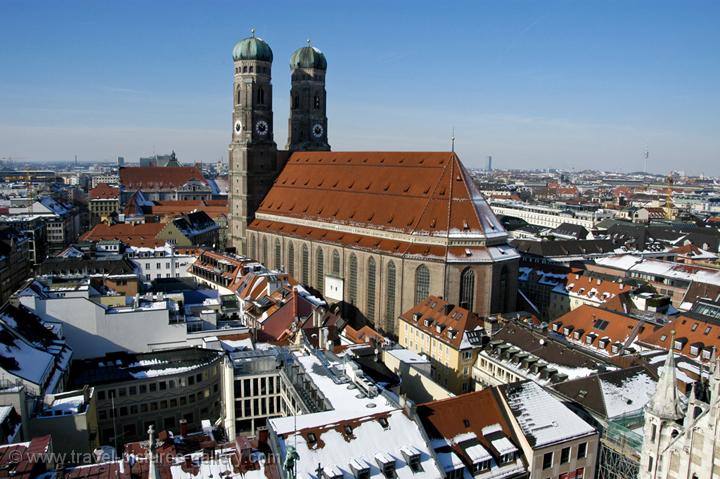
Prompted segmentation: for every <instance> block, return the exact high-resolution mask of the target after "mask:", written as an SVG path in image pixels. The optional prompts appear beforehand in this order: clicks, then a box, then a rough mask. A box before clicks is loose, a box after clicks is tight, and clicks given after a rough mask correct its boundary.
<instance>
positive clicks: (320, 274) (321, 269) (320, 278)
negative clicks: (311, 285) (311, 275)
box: [315, 248, 325, 292]
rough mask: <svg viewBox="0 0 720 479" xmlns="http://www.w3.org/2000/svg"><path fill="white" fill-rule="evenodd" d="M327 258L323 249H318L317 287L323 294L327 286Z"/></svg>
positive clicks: (316, 260) (316, 265) (316, 255)
mask: <svg viewBox="0 0 720 479" xmlns="http://www.w3.org/2000/svg"><path fill="white" fill-rule="evenodd" d="M323 263H325V256H324V255H323V250H322V248H318V249H317V253H316V254H315V287H316V288H317V289H318V290H320V291H321V292H322V290H323V289H324V284H325V265H324V264H323Z"/></svg>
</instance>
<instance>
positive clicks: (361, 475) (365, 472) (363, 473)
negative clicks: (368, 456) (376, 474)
mask: <svg viewBox="0 0 720 479" xmlns="http://www.w3.org/2000/svg"><path fill="white" fill-rule="evenodd" d="M350 470H351V471H352V473H353V477H354V478H355V479H370V466H369V465H368V463H367V462H366V461H365V460H364V459H353V460H352V461H350Z"/></svg>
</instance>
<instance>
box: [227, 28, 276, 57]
mask: <svg viewBox="0 0 720 479" xmlns="http://www.w3.org/2000/svg"><path fill="white" fill-rule="evenodd" d="M232 56H233V60H235V61H238V60H257V61H265V62H271V61H273V52H272V49H271V48H270V45H268V44H267V42H265V40H263V39H262V38H259V37H256V36H255V32H254V31H253V35H252V36H251V37H248V38H244V39H242V40H240V41H239V42H237V43H236V44H235V47H234V48H233V52H232Z"/></svg>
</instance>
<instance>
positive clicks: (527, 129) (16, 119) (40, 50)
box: [0, 2, 720, 176]
mask: <svg viewBox="0 0 720 479" xmlns="http://www.w3.org/2000/svg"><path fill="white" fill-rule="evenodd" d="M173 5H175V4H173ZM39 7H42V10H41V9H40V8H39ZM232 8H233V4H232V3H227V2H215V3H212V4H210V5H205V4H202V5H200V4H192V3H189V2H188V3H180V4H179V5H177V6H175V7H174V8H172V9H171V8H170V4H169V3H164V2H160V3H155V4H152V5H149V6H145V5H144V4H141V3H132V2H131V3H127V4H122V5H120V4H116V5H112V4H103V5H102V6H98V5H95V4H93V3H85V2H73V3H70V4H68V5H62V6H60V5H55V4H52V3H49V2H48V3H45V2H30V3H27V2H23V3H21V2H6V3H3V5H2V6H1V7H0V10H1V11H2V13H3V15H2V17H3V20H2V26H3V28H2V33H0V37H2V40H3V43H4V44H6V45H12V46H13V48H8V49H5V50H3V51H2V52H0V63H1V64H3V65H5V66H7V70H6V71H7V72H9V73H8V74H7V75H3V77H2V78H0V101H1V102H2V103H3V104H4V105H5V108H3V110H4V112H3V113H4V114H3V115H2V116H0V144H2V145H3V146H2V148H1V150H2V151H0V156H14V157H20V158H23V157H29V158H30V160H32V161H39V162H40V161H53V160H72V159H73V158H74V155H78V157H79V159H80V160H82V161H102V160H111V159H112V158H114V157H115V156H124V157H125V158H126V160H127V161H135V160H136V159H137V158H138V157H139V156H147V155H150V154H152V153H153V151H156V152H157V153H164V152H169V151H170V150H171V149H175V151H176V152H177V153H178V156H179V158H180V159H181V161H185V162H188V163H189V162H194V161H205V162H213V161H217V160H218V159H219V158H222V159H223V160H224V161H226V160H227V145H228V143H229V141H230V131H231V130H230V129H231V115H230V111H229V108H228V103H229V100H230V98H231V88H230V85H231V83H232V58H231V55H230V52H231V50H232V47H233V45H234V44H235V43H236V42H237V41H238V40H240V39H241V38H244V37H246V36H248V35H249V29H250V28H251V27H254V28H256V29H257V32H258V35H259V36H261V37H263V38H264V39H265V40H266V41H267V42H268V43H269V44H270V46H271V47H272V48H273V51H274V54H275V59H274V64H273V86H274V91H275V95H274V96H275V98H274V105H273V106H274V111H275V141H276V142H277V143H278V145H280V146H282V145H284V143H285V139H286V136H287V130H286V125H287V115H288V109H289V108H288V96H289V95H288V92H289V80H290V75H289V69H288V66H287V61H288V59H289V56H290V54H291V53H292V51H293V50H294V49H295V48H297V47H299V46H302V45H303V44H304V43H305V39H306V38H307V37H310V38H311V39H312V43H313V44H314V45H316V46H317V47H318V48H320V49H321V50H323V52H324V53H325V54H326V56H327V58H328V80H327V84H328V86H327V89H328V119H329V128H328V133H329V141H330V144H331V145H332V147H333V149H334V150H440V151H442V150H449V149H450V136H451V134H452V133H451V132H452V129H453V128H454V129H455V137H456V151H457V152H458V153H459V154H460V156H461V157H462V158H463V160H464V162H465V163H466V164H467V165H468V166H470V167H478V168H479V167H483V166H484V165H485V163H486V158H487V156H488V155H492V156H493V160H494V166H495V167H497V168H503V169H505V168H534V167H538V168H553V167H555V168H566V169H570V168H573V167H574V168H577V169H584V168H598V169H600V168H602V169H615V170H618V171H638V170H641V169H642V168H643V164H644V151H645V148H648V149H649V151H650V160H649V162H648V170H650V171H652V172H667V171H669V170H677V169H683V170H685V171H686V172H687V173H689V174H705V175H711V176H713V175H718V174H719V173H720V171H718V169H717V167H716V166H715V165H716V163H717V160H718V158H720V140H718V139H717V138H716V135H714V132H715V131H717V129H718V127H720V121H719V120H718V119H717V117H716V116H714V115H712V112H714V111H716V110H717V107H718V106H720V96H719V95H718V88H717V84H718V80H720V68H718V61H717V59H716V56H715V55H714V52H713V48H712V45H713V44H717V43H718V40H720V38H718V37H720V34H718V32H717V29H716V28H714V19H716V18H717V13H718V12H719V9H718V7H717V6H716V5H714V4H712V3H710V2H694V3H692V4H690V5H683V7H682V8H678V7H677V4H672V3H666V2H662V3H658V2H652V3H651V2H634V3H633V4H632V5H629V6H628V5H625V4H622V5H621V4H607V3H603V4H599V3H583V4H582V5H579V4H576V3H573V2H551V3H543V4H542V5H538V4H533V3H528V2H515V3H513V4H512V5H507V4H503V5H502V6H499V4H491V3H482V4H479V5H476V4H454V5H451V6H446V7H443V11H440V12H438V11H436V8H435V7H434V6H433V4H430V3H419V4H417V5H416V4H413V8H412V9H411V8H410V6H409V5H407V4H404V5H392V6H386V5H381V4H379V3H375V4H370V6H369V7H368V9H367V10H363V9H360V8H359V7H352V6H343V7H338V6H336V5H333V4H331V3H322V2H320V3H318V4H316V5H313V8H307V7H306V8H302V9H299V8H296V7H295V6H294V5H292V4H272V5H263V4H260V3H257V2H250V3H248V4H246V5H245V6H244V11H243V12H240V13H239V14H238V15H237V17H239V18H237V19H236V16H235V15H232V14H228V11H231V10H232ZM351 9H352V10H351ZM380 9H382V10H383V13H384V15H378V10H380ZM349 20H351V21H349ZM433 35H438V36H439V37H440V38H439V39H433ZM108 63H111V65H110V66H109V65H108ZM415 72H417V73H415Z"/></svg>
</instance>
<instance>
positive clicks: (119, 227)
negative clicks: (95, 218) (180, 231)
mask: <svg viewBox="0 0 720 479" xmlns="http://www.w3.org/2000/svg"><path fill="white" fill-rule="evenodd" d="M164 227H165V225H164V224H161V223H144V224H130V223H118V224H114V225H107V224H102V223H101V224H98V225H97V226H95V227H94V228H93V229H91V230H90V231H88V232H87V233H85V234H84V235H82V236H81V237H80V239H81V240H83V241H103V240H119V241H122V242H123V243H125V244H126V245H129V246H149V247H154V246H162V245H164V244H165V240H163V239H157V238H156V236H157V235H158V233H160V230H162V229H163V228H164Z"/></svg>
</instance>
